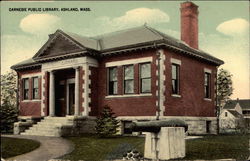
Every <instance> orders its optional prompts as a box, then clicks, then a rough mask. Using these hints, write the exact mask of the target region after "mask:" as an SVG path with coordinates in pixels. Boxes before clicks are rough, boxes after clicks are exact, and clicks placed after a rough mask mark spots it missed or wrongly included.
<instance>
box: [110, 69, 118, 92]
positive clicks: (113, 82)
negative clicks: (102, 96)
mask: <svg viewBox="0 0 250 161" xmlns="http://www.w3.org/2000/svg"><path fill="white" fill-rule="evenodd" d="M108 69H109V71H108V75H109V76H108V78H109V80H108V82H109V83H108V85H109V87H108V93H109V95H114V94H117V67H110V68H108Z"/></svg>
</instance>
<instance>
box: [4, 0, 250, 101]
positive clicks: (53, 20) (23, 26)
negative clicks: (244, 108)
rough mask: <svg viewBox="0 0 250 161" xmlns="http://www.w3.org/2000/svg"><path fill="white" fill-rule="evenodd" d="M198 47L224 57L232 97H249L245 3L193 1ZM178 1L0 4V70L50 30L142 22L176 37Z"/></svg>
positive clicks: (29, 52)
mask: <svg viewBox="0 0 250 161" xmlns="http://www.w3.org/2000/svg"><path fill="white" fill-rule="evenodd" d="M195 3H196V4H197V5H198V6H199V48H200V49H202V50H204V51H206V52H209V53H210V54H212V55H214V56H216V57H218V58H220V59H222V60H224V61H225V64H224V65H223V66H221V67H222V68H224V69H227V70H228V71H230V72H231V73H232V74H233V83H234V88H235V90H234V95H233V96H232V98H238V97H239V98H250V92H249V91H250V88H249V79H250V75H249V70H250V66H249V59H250V57H249V2H248V1H238V2H233V1H220V2H216V1H211V2H210V1H204V2H202V1H195ZM48 7H49V8H59V10H60V8H90V10H91V11H88V12H83V11H81V12H80V11H79V12H77V11H75V12H74V11H66V12H63V11H50V12H43V11H42V12H39V11H33V12H32V11H26V12H25V11H24V12H16V11H10V10H11V8H48ZM179 7H180V1H179V2H176V1H173V2H167V1H154V2H153V1H144V2H140V1H139V2H134V1H130V2H129V1H128V2H112V1H109V2H91V1H85V2H84V1H75V2H74V1H73V2H64V1H60V2H56V1H55V2H6V1H4V2H1V72H2V74H4V73H6V72H7V71H9V70H10V66H11V65H13V64H15V63H18V62H20V61H22V60H25V59H28V58H30V57H32V56H33V55H34V54H35V53H36V52H37V51H38V50H39V48H40V47H41V46H42V45H43V44H44V43H45V42H46V41H47V40H48V34H50V33H53V32H55V30H56V29H62V30H65V31H70V32H74V33H77V34H81V35H85V36H94V35H99V34H103V33H107V32H112V31H116V30H122V29H126V28H130V27H136V26H140V25H143V24H144V23H147V24H148V25H149V26H151V27H153V28H155V29H157V30H160V31H162V32H165V33H167V34H169V35H171V36H173V37H176V38H179V37H180V10H179Z"/></svg>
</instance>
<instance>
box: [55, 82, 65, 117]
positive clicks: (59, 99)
mask: <svg viewBox="0 0 250 161" xmlns="http://www.w3.org/2000/svg"><path fill="white" fill-rule="evenodd" d="M55 90H56V91H55V93H56V102H55V103H56V104H55V108H56V109H55V114H56V116H62V117H63V116H66V87H65V84H62V85H60V84H58V85H56V89H55Z"/></svg>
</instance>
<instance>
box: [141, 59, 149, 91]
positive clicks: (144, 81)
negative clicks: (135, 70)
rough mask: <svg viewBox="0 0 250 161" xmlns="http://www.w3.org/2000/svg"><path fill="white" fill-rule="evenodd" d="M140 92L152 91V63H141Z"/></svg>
mask: <svg viewBox="0 0 250 161" xmlns="http://www.w3.org/2000/svg"><path fill="white" fill-rule="evenodd" d="M140 92H141V93H150V92H151V64H150V63H144V64H140Z"/></svg>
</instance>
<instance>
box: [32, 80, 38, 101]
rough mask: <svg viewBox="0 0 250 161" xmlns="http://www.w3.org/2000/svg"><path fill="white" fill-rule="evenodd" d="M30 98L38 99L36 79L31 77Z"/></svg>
mask: <svg viewBox="0 0 250 161" xmlns="http://www.w3.org/2000/svg"><path fill="white" fill-rule="evenodd" d="M32 83H33V84H32V87H33V89H32V98H33V99H38V98H39V94H38V77H33V78H32Z"/></svg>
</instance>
